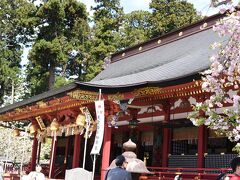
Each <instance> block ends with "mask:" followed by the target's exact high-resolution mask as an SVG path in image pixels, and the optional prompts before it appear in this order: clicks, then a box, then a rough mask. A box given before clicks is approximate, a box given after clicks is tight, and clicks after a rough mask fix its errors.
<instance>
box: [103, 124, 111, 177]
mask: <svg viewBox="0 0 240 180" xmlns="http://www.w3.org/2000/svg"><path fill="white" fill-rule="evenodd" d="M111 137H112V128H109V127H108V125H107V123H105V125H104V137H103V151H102V170H101V180H104V178H105V174H106V170H107V168H108V166H109V160H110V154H111V153H110V151H111Z"/></svg>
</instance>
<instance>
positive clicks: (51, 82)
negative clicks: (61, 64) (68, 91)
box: [48, 62, 55, 90]
mask: <svg viewBox="0 0 240 180" xmlns="http://www.w3.org/2000/svg"><path fill="white" fill-rule="evenodd" d="M54 83H55V64H54V63H52V62H50V68H49V79H48V90H51V89H53V88H54Z"/></svg>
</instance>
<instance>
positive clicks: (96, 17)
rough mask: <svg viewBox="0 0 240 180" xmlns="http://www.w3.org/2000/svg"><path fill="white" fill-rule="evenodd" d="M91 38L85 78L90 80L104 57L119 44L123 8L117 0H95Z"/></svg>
mask: <svg viewBox="0 0 240 180" xmlns="http://www.w3.org/2000/svg"><path fill="white" fill-rule="evenodd" d="M95 2H96V3H97V5H96V7H94V8H92V9H93V10H94V14H93V23H94V26H93V28H92V40H91V44H90V46H91V51H90V57H91V60H90V61H88V64H87V75H86V80H91V79H92V78H93V77H95V76H96V75H97V74H98V73H99V72H100V71H101V70H102V64H103V61H104V59H105V58H106V57H108V56H109V55H110V54H111V53H113V52H115V51H116V50H117V48H118V46H119V44H120V33H119V29H120V27H121V25H122V21H123V8H122V7H121V6H120V2H119V0H95Z"/></svg>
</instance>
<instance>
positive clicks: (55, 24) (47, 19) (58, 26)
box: [27, 0, 89, 95]
mask: <svg viewBox="0 0 240 180" xmlns="http://www.w3.org/2000/svg"><path fill="white" fill-rule="evenodd" d="M36 17H37V18H38V22H37V23H36V29H37V34H36V39H35V41H34V43H33V46H32V50H31V51H30V53H29V61H30V62H29V64H28V66H27V80H28V82H29V86H30V90H31V95H35V94H39V93H41V92H44V91H46V90H50V89H53V88H54V87H55V84H57V86H61V85H63V84H66V83H68V81H67V80H66V81H64V79H66V78H68V77H69V76H71V75H77V76H78V77H79V79H83V77H82V72H84V69H83V64H84V63H83V61H84V59H85V58H84V56H85V51H86V48H85V43H84V42H85V41H86V40H87V39H88V34H89V27H88V22H87V21H88V19H87V12H86V7H85V5H84V4H82V3H80V2H78V1H77V0H65V1H61V0H49V1H47V2H45V3H43V4H42V5H41V6H40V7H39V8H38V11H37V13H36ZM56 77H57V78H56ZM56 80H60V82H56Z"/></svg>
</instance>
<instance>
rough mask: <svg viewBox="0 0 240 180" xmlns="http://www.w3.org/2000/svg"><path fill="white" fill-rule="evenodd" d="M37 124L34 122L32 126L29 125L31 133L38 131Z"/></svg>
mask: <svg viewBox="0 0 240 180" xmlns="http://www.w3.org/2000/svg"><path fill="white" fill-rule="evenodd" d="M37 129H38V128H37V126H36V124H32V125H31V126H30V127H29V131H30V134H34V133H35V132H36V131H37Z"/></svg>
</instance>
